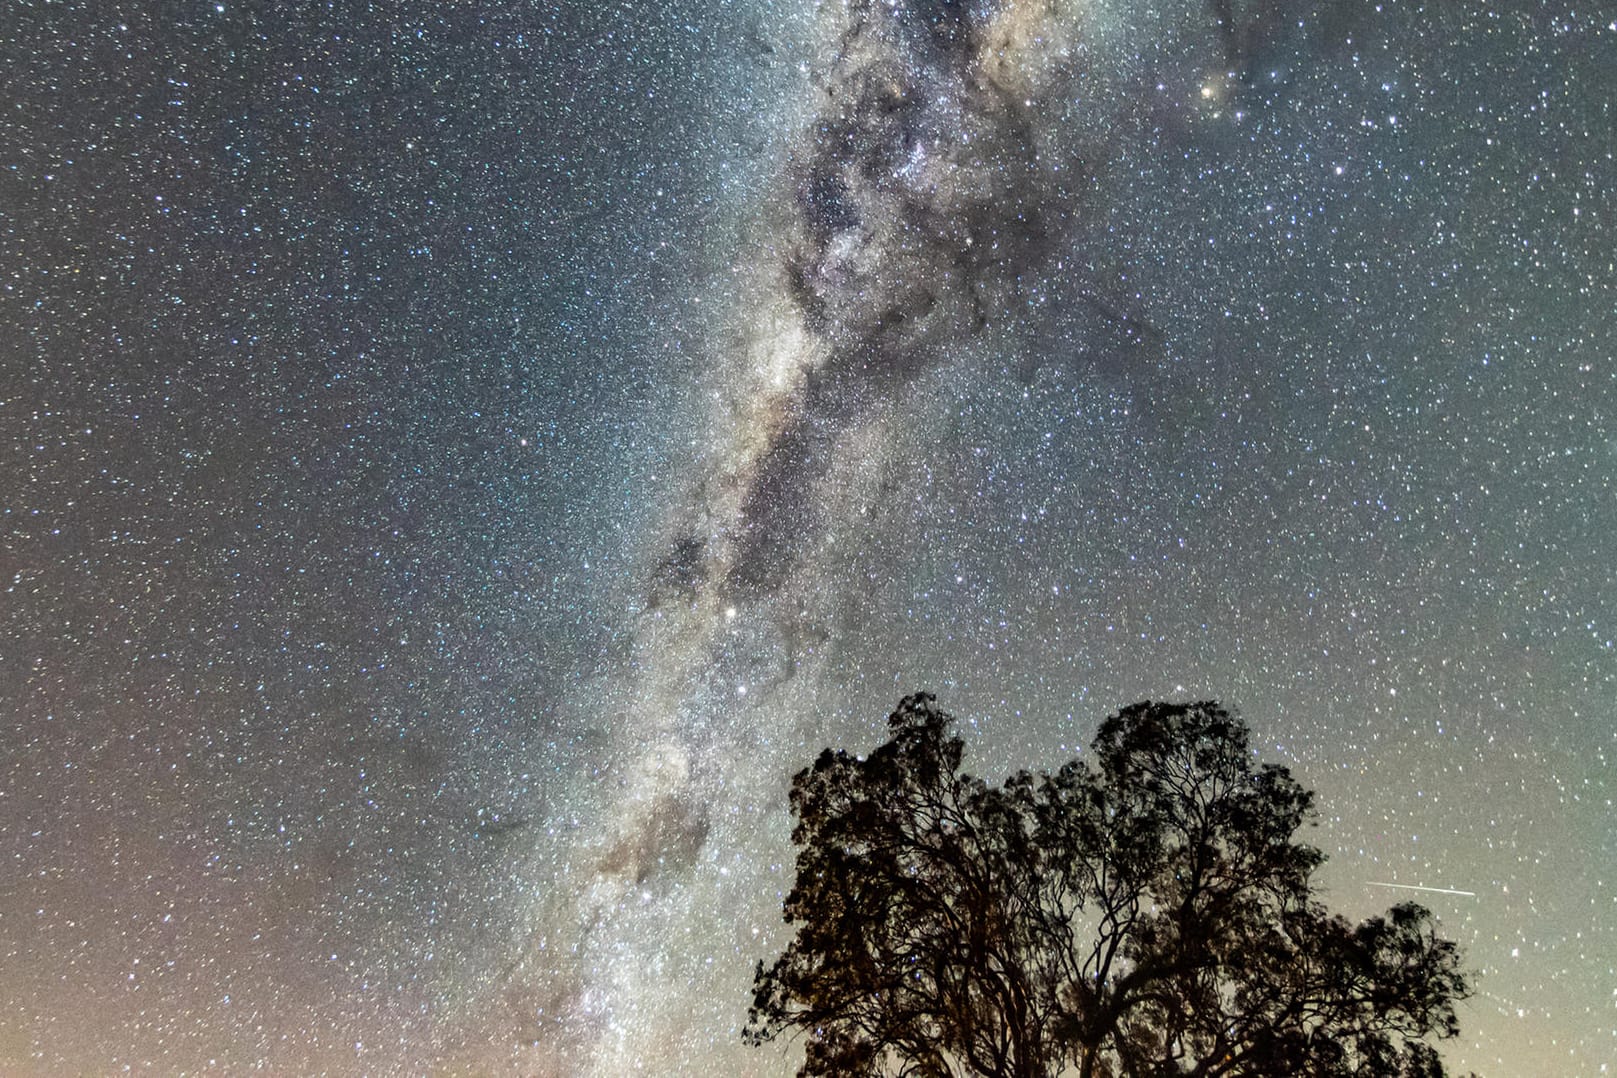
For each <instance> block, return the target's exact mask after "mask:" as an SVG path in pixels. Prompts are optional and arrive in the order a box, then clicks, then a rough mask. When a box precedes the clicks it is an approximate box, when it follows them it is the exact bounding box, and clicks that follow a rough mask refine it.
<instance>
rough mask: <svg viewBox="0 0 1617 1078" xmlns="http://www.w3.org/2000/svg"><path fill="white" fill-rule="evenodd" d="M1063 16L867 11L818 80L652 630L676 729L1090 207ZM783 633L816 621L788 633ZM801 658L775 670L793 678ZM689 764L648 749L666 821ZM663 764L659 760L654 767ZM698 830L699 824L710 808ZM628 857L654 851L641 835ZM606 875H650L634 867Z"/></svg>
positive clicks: (644, 637)
mask: <svg viewBox="0 0 1617 1078" xmlns="http://www.w3.org/2000/svg"><path fill="white" fill-rule="evenodd" d="M1059 14H1060V13H1059V11H1058V10H1057V8H1056V7H1055V6H1054V5H1051V4H1049V3H1005V4H998V5H995V4H983V3H976V4H963V3H945V2H905V3H896V4H895V3H886V2H880V3H878V2H860V3H855V4H852V5H850V6H849V7H848V9H847V13H846V16H847V23H846V27H845V29H844V30H843V31H842V33H841V34H840V36H839V40H838V43H837V48H836V52H835V58H834V61H833V62H832V64H831V65H830V67H829V70H828V71H827V72H826V74H825V75H824V77H823V78H821V79H819V80H818V82H817V87H816V92H817V94H818V97H819V101H818V112H817V115H816V116H815V117H814V119H813V121H812V123H811V124H810V126H809V128H808V130H807V131H805V132H804V134H803V137H802V140H801V145H800V146H799V147H798V150H797V152H796V153H795V154H794V155H793V158H792V160H791V163H790V166H789V168H788V169H787V170H786V174H785V175H784V176H783V177H781V184H780V191H779V193H778V198H777V199H776V202H775V204H774V205H772V206H770V207H769V208H768V210H767V211H766V213H765V214H764V228H763V232H764V235H763V236H762V238H761V239H760V240H759V241H758V242H757V244H756V253H757V254H758V255H759V256H760V262H761V264H762V265H763V266H764V267H765V268H764V271H763V272H762V273H761V274H760V277H761V283H762V289H761V291H762V292H763V294H762V295H761V296H755V297H751V298H750V301H749V303H748V304H747V311H746V312H744V316H745V317H746V318H750V319H752V320H753V324H752V326H751V331H750V332H749V333H748V334H747V336H748V340H747V343H746V344H745V346H744V347H743V348H742V349H741V352H742V354H741V355H740V356H739V360H740V362H731V363H721V364H720V369H721V371H723V372H724V374H725V375H726V376H727V381H728V382H729V386H728V390H729V392H728V394H727V400H726V406H725V408H724V409H723V410H722V411H721V414H720V415H718V416H717V417H715V421H714V425H715V428H716V432H715V439H716V441H717V442H718V445H719V448H718V450H717V451H716V452H714V453H713V454H712V455H711V457H710V461H711V463H710V466H709V467H708V468H707V469H706V470H705V471H703V472H702V473H701V474H700V475H699V476H698V478H697V480H696V481H695V482H694V483H693V485H692V488H691V494H690V496H689V498H688V499H687V500H686V503H685V504H683V505H680V506H678V507H677V508H676V509H675V511H674V513H673V520H674V521H675V524H674V526H673V528H672V531H673V537H672V538H671V539H670V540H669V541H668V542H667V544H666V547H665V552H664V553H663V555H662V556H661V557H660V559H659V560H658V561H657V563H656V565H655V567H654V568H653V569H652V570H651V572H650V574H649V576H650V582H649V587H648V590H647V593H646V596H645V603H644V611H643V613H642V615H641V617H640V622H639V625H638V627H637V648H636V661H635V665H636V671H635V675H636V678H637V679H638V683H639V689H638V691H637V692H636V693H635V699H636V702H637V707H639V708H640V709H641V713H642V714H645V713H646V712H647V710H649V713H650V714H652V715H653V716H655V717H656V720H655V721H658V722H659V724H660V725H661V726H664V727H666V728H667V729H668V730H669V731H675V730H678V729H680V728H681V715H682V713H683V712H684V711H686V710H687V708H688V704H689V702H690V701H689V697H690V694H691V687H692V686H693V685H694V684H696V683H697V682H699V681H700V680H701V676H702V675H701V671H702V670H703V669H705V668H711V667H712V665H713V664H714V661H715V658H716V652H717V651H718V650H719V645H718V644H717V642H716V636H717V635H718V634H719V633H720V632H725V631H728V627H729V623H730V622H733V621H734V620H736V619H737V618H738V617H743V618H744V617H745V616H746V614H747V613H748V612H750V611H751V610H753V609H754V608H756V607H757V606H758V604H761V603H764V602H766V601H768V600H770V599H772V598H775V597H777V596H779V595H780V594H781V593H782V591H783V590H784V589H786V588H788V587H789V585H790V582H791V581H792V580H793V579H794V578H795V577H797V576H798V575H799V574H800V571H801V569H802V566H803V563H804V560H805V558H806V557H807V556H808V553H807V552H808V550H809V548H810V547H811V546H812V544H813V543H814V541H815V539H816V537H817V536H818V535H819V534H821V532H822V531H823V529H824V526H825V522H824V521H823V520H821V519H819V518H820V511H819V506H820V505H821V503H822V501H823V495H824V490H823V488H824V487H825V486H826V485H827V484H834V483H836V482H837V481H838V480H839V478H841V477H839V476H837V475H836V474H835V472H836V469H835V467H834V464H835V461H836V454H837V450H838V448H839V447H840V446H845V445H846V444H847V443H848V441H849V438H850V436H851V435H852V434H853V433H854V432H856V431H858V430H859V429H860V428H861V427H862V426H863V425H864V424H866V423H867V422H868V421H869V419H870V417H871V415H872V413H873V412H875V411H877V410H879V409H880V408H881V407H882V406H883V405H884V403H886V402H887V401H889V400H891V399H892V398H893V397H894V395H895V394H897V393H899V392H900V391H901V390H902V388H903V387H904V386H905V385H906V384H907V383H909V382H910V381H912V380H913V379H914V378H915V377H916V376H917V375H919V374H920V373H921V372H922V371H924V370H926V369H927V368H928V367H929V366H931V365H933V364H935V363H937V362H939V361H940V358H941V357H943V356H944V355H945V354H946V353H947V351H948V349H949V348H950V347H952V346H956V345H958V344H960V343H961V342H962V341H966V340H969V339H970V338H971V337H972V336H974V335H976V334H980V333H982V332H984V331H985V330H987V329H989V328H990V327H992V326H994V325H995V324H996V323H997V322H1000V321H1001V320H1004V319H1006V318H1007V317H1010V316H1011V313H1012V312H1014V310H1015V308H1016V306H1017V300H1018V298H1019V297H1020V296H1021V295H1022V294H1023V293H1024V292H1025V291H1026V289H1027V288H1028V287H1029V283H1030V282H1031V281H1033V280H1035V279H1036V278H1037V275H1038V274H1039V272H1040V270H1041V268H1042V266H1043V264H1044V263H1045V261H1046V260H1047V259H1049V258H1050V257H1051V254H1052V252H1053V251H1055V250H1058V249H1059V248H1060V242H1061V239H1062V237H1063V236H1064V235H1065V234H1066V233H1067V232H1068V230H1069V228H1070V225H1071V222H1072V219H1073V217H1074V215H1075V214H1076V213H1078V212H1079V207H1080V205H1081V201H1080V199H1079V198H1078V197H1077V196H1076V194H1075V192H1077V191H1078V190H1079V189H1080V188H1081V187H1082V186H1083V185H1084V162H1083V161H1081V160H1077V159H1075V158H1074V157H1073V156H1072V155H1071V153H1070V152H1068V151H1065V150H1061V149H1058V148H1056V147H1055V146H1054V145H1053V144H1051V143H1050V142H1048V141H1047V140H1045V139H1043V138H1042V137H1041V133H1040V129H1039V125H1038V117H1039V114H1040V111H1041V109H1042V108H1044V106H1045V102H1046V99H1047V98H1048V97H1049V96H1051V95H1053V94H1059V93H1060V92H1061V91H1062V90H1063V88H1064V87H1065V86H1066V85H1068V84H1069V83H1070V81H1071V78H1072V64H1071V50H1070V49H1069V48H1068V46H1067V43H1066V37H1065V35H1066V29H1065V25H1064V23H1063V21H1062V20H1061V19H1060V18H1059ZM777 628H778V630H779V635H781V636H782V637H789V636H792V635H793V634H794V633H796V632H797V631H799V630H800V629H801V628H802V626H800V625H794V624H792V623H791V619H787V622H786V623H784V624H780V625H779V626H777ZM792 666H793V660H792V658H791V656H788V657H787V659H786V661H785V662H784V663H783V664H781V669H779V670H778V671H777V672H776V676H777V677H786V676H789V675H790V673H791V671H792ZM687 759H688V754H687V753H686V752H684V751H682V748H681V747H680V746H678V745H677V743H676V744H673V745H670V744H668V743H667V742H666V740H662V741H660V742H659V744H658V745H657V746H656V747H655V749H654V750H653V751H651V752H649V753H647V754H646V755H645V756H644V757H643V759H642V763H644V764H646V765H647V766H646V767H645V768H644V770H645V772H646V773H647V774H649V775H652V776H657V779H656V781H657V782H658V783H659V784H663V785H671V786H673V787H676V789H675V790H674V791H673V792H672V793H670V791H669V790H667V789H659V790H658V791H657V792H656V793H655V794H647V795H636V796H635V797H633V798H631V800H632V801H634V802H636V803H637V804H638V803H640V802H642V801H644V802H645V803H647V804H651V803H654V804H657V805H659V806H661V807H660V808H659V809H658V810H657V811H656V812H652V813H648V814H646V815H645V819H644V821H643V822H640V823H630V824H629V825H628V827H629V829H630V830H633V829H634V828H635V827H643V828H649V829H652V830H659V831H660V830H661V829H663V828H665V827H666V826H667V824H666V823H659V822H657V821H658V820H661V819H664V818H665V817H666V815H667V813H668V811H669V809H668V803H667V801H666V798H667V797H669V796H674V797H676V798H677V797H682V796H684V795H683V793H681V792H679V791H678V790H677V787H678V786H679V785H680V784H682V783H687V782H688V781H689V778H688V776H687V775H686V774H685V773H684V771H685V767H686V761H687ZM652 761H657V762H656V763H652ZM687 815H688V816H689V820H688V821H687V822H686V823H685V824H682V825H680V826H681V827H682V828H684V829H686V830H689V831H693V832H694V831H700V829H701V826H700V823H699V821H698V819H697V816H698V812H697V810H695V809H694V808H693V809H691V810H690V811H689V813H687ZM614 848H615V849H630V848H640V849H644V850H646V851H647V854H648V855H649V854H650V853H651V852H653V851H655V850H656V849H657V844H656V843H650V844H647V843H642V842H639V841H637V840H635V839H633V838H629V837H625V838H623V839H622V840H621V842H620V845H619V846H616V847H614ZM603 871H609V872H615V873H621V874H626V875H631V876H639V875H643V873H644V872H645V867H644V866H643V865H641V864H638V863H636V862H635V860H634V859H633V858H630V859H627V860H624V859H622V858H617V857H614V858H613V859H611V860H610V861H609V863H608V865H607V867H604V868H603Z"/></svg>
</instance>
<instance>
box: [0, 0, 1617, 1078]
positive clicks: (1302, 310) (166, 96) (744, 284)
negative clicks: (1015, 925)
mask: <svg viewBox="0 0 1617 1078" xmlns="http://www.w3.org/2000/svg"><path fill="white" fill-rule="evenodd" d="M13 9H14V10H13V11H12V12H11V13H10V16H9V17H8V18H6V19H3V20H0V47H3V49H4V53H5V55H6V57H7V63H6V65H5V66H6V69H7V75H6V86H7V92H6V93H5V94H4V95H3V96H0V723H3V726H0V734H3V736H4V739H3V742H0V743H3V744H4V745H5V751H4V752H3V753H0V856H3V857H4V859H5V860H4V863H5V865H6V871H5V872H4V874H0V1004H3V1005H0V1071H4V1072H5V1073H7V1074H23V1075H27V1074H40V1075H44V1074H60V1073H85V1074H103V1073H105V1074H111V1073H119V1072H124V1071H135V1072H141V1073H153V1074H178V1073H199V1072H205V1071H216V1072H219V1073H241V1072H247V1071H250V1070H252V1069H254V1068H257V1069H260V1070H263V1071H267V1072H270V1073H321V1072H324V1073H338V1074H348V1073H352V1074H393V1073H398V1074H407V1073H409V1074H413V1073H445V1074H455V1073H465V1074H470V1073H490V1074H498V1073H512V1074H518V1073H520V1074H547V1075H548V1074H557V1075H570V1074H623V1073H637V1072H639V1073H647V1074H684V1073H711V1074H754V1073H756V1074H787V1073H791V1072H792V1070H793V1069H794V1067H795V1065H796V1061H795V1059H794V1058H793V1056H792V1053H791V1052H790V1050H789V1047H788V1048H787V1049H781V1050H776V1049H764V1050H761V1051H760V1050H747V1049H743V1047H742V1046H741V1045H740V1044H739V1040H738V1031H739V1028H740V1026H741V1024H742V1021H743V1020H744V1016H745V1007H746V1004H747V1002H748V994H747V988H748V985H749V984H750V977H751V973H752V967H753V963H754V962H755V961H756V960H757V959H759V958H762V957H765V956H767V955H771V954H773V953H774V952H775V951H777V950H778V949H779V946H780V944H781V943H782V941H783V938H784V937H783V933H784V926H782V925H781V924H780V917H779V906H780V899H781V893H782V891H783V890H784V889H785V888H786V887H787V886H788V885H789V882H790V865H791V860H790V848H789V844H788V842H787V830H788V827H789V820H788V817H787V808H786V801H785V790H786V785H787V781H788V778H789V776H790V775H791V774H792V773H793V772H794V771H795V770H797V769H798V768H800V767H802V766H804V765H805V764H807V763H808V762H809V761H810V760H812V758H813V756H814V755H815V754H816V753H817V752H818V751H819V750H820V748H822V747H823V746H825V745H828V744H829V745H835V746H839V747H847V748H850V749H854V750H864V749H867V748H868V747H870V746H873V745H874V744H876V743H877V741H878V740H879V738H880V736H881V734H880V723H881V720H882V718H883V717H884V716H885V715H886V714H887V712H888V711H889V710H890V709H891V707H892V706H893V705H894V704H895V703H896V701H897V700H898V699H899V697H900V696H902V695H903V694H904V693H906V692H909V691H911V690H914V689H917V688H925V689H927V690H929V691H932V692H935V693H937V694H938V696H939V699H940V703H941V704H942V705H943V706H945V707H946V708H947V709H948V710H950V711H951V712H953V713H954V714H957V715H959V716H960V717H961V718H962V721H963V724H964V727H965V729H964V731H963V732H964V734H965V735H966V737H967V740H968V745H969V749H968V751H969V753H970V757H969V760H970V765H971V766H972V767H973V769H975V770H976V771H978V772H980V773H982V774H985V775H990V776H992V775H999V774H1003V773H1004V772H1007V771H1009V770H1011V769H1013V768H1017V767H1022V766H1035V767H1039V766H1043V767H1050V766H1055V765H1057V764H1059V763H1060V762H1061V761H1063V760H1064V759H1066V758H1068V757H1070V756H1072V755H1073V754H1074V753H1076V752H1079V751H1080V747H1081V746H1083V745H1084V744H1086V743H1087V742H1088V740H1089V738H1090V736H1091V734H1092V733H1093V730H1094V728H1095V726H1096V725H1097V724H1098V722H1099V720H1100V719H1101V718H1102V717H1103V716H1104V715H1105V714H1107V713H1108V712H1110V711H1112V710H1114V709H1116V708H1117V707H1118V706H1120V705H1123V704H1126V703H1129V702H1132V701H1135V700H1138V699H1142V698H1146V697H1151V698H1159V699H1161V698H1175V699H1185V698H1208V697H1213V698H1217V699H1220V700H1222V701H1224V702H1225V703H1227V704H1229V705H1231V706H1232V707H1234V708H1237V709H1239V710H1240V711H1241V713H1242V714H1243V716H1244V717H1245V718H1246V720H1247V721H1248V722H1249V723H1250V724H1251V725H1252V727H1253V731H1254V743H1255V744H1256V745H1258V746H1259V748H1260V750H1261V752H1262V754H1263V755H1264V757H1265V758H1267V759H1273V760H1277V761H1279V762H1283V763H1285V764H1287V765H1288V766H1290V767H1291V768H1292V769H1293V771H1294V772H1295V773H1296V774H1297V776H1298V777H1299V778H1300V779H1301V780H1302V781H1303V782H1304V784H1305V785H1308V786H1310V787H1312V788H1314V789H1315V790H1316V791H1317V792H1318V802H1319V805H1320V808H1321V819H1320V825H1319V827H1318V829H1317V830H1315V831H1313V832H1311V834H1310V836H1309V837H1310V840H1311V841H1313V842H1314V843H1315V844H1317V845H1318V846H1319V847H1320V848H1321V849H1323V850H1324V852H1325V853H1326V854H1327V855H1329V857H1330V861H1329V863H1328V865H1327V866H1326V868H1325V870H1324V873H1323V879H1324V882H1325V884H1326V885H1327V887H1328V888H1329V891H1328V893H1327V895H1326V896H1325V897H1326V899H1327V901H1328V902H1329V903H1330V904H1331V905H1332V906H1334V907H1336V908H1337V909H1339V910H1341V911H1342V912H1344V913H1346V914H1348V915H1350V916H1366V915H1369V914H1372V913H1375V912H1378V911H1380V910H1381V909H1383V908H1385V907H1386V906H1388V905H1391V904H1392V903H1393V902H1396V901H1398V900H1399V899H1400V898H1402V897H1405V893H1401V892H1399V891H1397V890H1394V889H1389V888H1388V887H1387V886H1385V885H1388V884H1396V885H1401V886H1416V887H1433V888H1444V889H1450V890H1454V891H1463V892H1469V893H1470V894H1466V895H1455V894H1439V893H1427V894H1423V895H1420V896H1419V897H1420V899H1421V900H1422V901H1423V902H1425V904H1426V905H1428V906H1429V907H1430V908H1432V909H1433V910H1434V911H1436V912H1437V913H1438V914H1439V916H1440V917H1441V920H1442V925H1443V928H1444V931H1446V932H1447V933H1448V934H1450V935H1451V936H1453V937H1454V938H1456V939H1457V940H1459V941H1460V942H1461V944H1462V945H1463V946H1464V948H1465V949H1466V952H1467V956H1468V961H1469V964H1470V966H1471V967H1472V968H1473V969H1474V971H1475V978H1474V980H1475V984H1476V987H1477V989H1478V993H1477V995H1476V997H1475V998H1474V999H1472V1000H1471V1001H1470V1002H1468V1003H1467V1004H1466V1005H1465V1006H1464V1008H1463V1009H1462V1012H1461V1018H1462V1035H1461V1036H1460V1037H1459V1038H1458V1039H1456V1040H1454V1041H1452V1042H1449V1043H1448V1044H1447V1045H1446V1046H1445V1055H1446V1058H1447V1060H1448V1061H1449V1063H1450V1065H1451V1067H1452V1068H1453V1069H1455V1070H1456V1071H1459V1072H1462V1073H1463V1072H1464V1071H1466V1070H1470V1069H1474V1070H1476V1071H1477V1072H1479V1073H1481V1074H1484V1075H1491V1076H1494V1078H1499V1076H1507V1075H1526V1074H1566V1075H1595V1074H1605V1073H1610V1072H1611V1070H1612V1068H1613V1066H1617V964H1614V960H1613V959H1612V957H1611V955H1612V954H1614V953H1617V936H1614V932H1617V923H1614V917H1617V829H1614V827H1613V822H1612V821H1613V819H1614V818H1617V817H1614V815H1613V811H1614V810H1613V802H1612V798H1613V796H1614V794H1613V782H1612V778H1611V775H1612V757H1613V755H1614V753H1617V709H1614V704H1613V700H1614V698H1617V538H1614V536H1617V490H1614V487H1613V479H1612V476H1614V475H1617V359H1614V355H1617V266H1614V263H1613V253H1612V252H1613V251H1614V250H1617V229H1614V222H1613V220H1612V209H1611V204H1612V201H1613V196H1614V194H1617V135H1614V134H1613V132H1614V130H1617V115H1614V113H1617V83H1614V81H1613V78H1612V73H1613V72H1614V71H1617V22H1614V21H1613V16H1612V13H1611V12H1609V11H1606V10H1602V9H1601V8H1600V7H1599V6H1598V5H1597V6H1594V7H1588V8H1584V7H1580V6H1577V5H1574V4H1570V3H1569V4H1520V5H1493V6H1488V5H1483V4H1477V3H1469V2H1454V3H1432V4H1427V5H1422V4H1405V3H1385V4H1381V5H1375V4H1357V3H1319V4H1308V3H1290V2H1279V0H1276V2H1271V3H1252V4H1239V3H1237V4H1220V3H1201V2H1196V3H1192V2H1189V0H1176V2H1174V3H1171V4H1168V5H1164V6H1162V7H1161V8H1160V9H1150V8H1143V7H1141V6H1140V5H1133V4H1125V3H1113V2H1111V0H1104V2H1101V3H1095V4H1078V3H1067V2H1064V0H1063V2H1057V3H1054V4H1047V5H1046V4H1023V3H1016V2H1011V0H1002V2H1000V3H981V4H972V5H964V6H956V5H953V4H947V3H941V2H923V0H900V2H897V3H893V4H880V5H873V4H867V3H864V2H862V0H847V2H845V3H844V2H836V3H830V2H827V3H820V4H802V5H790V4H786V3H766V2H747V3H743V2H739V0H737V2H719V3H711V4H694V3H683V2H681V3H674V4H659V5H633V4H628V5H619V6H615V7H600V6H596V5H568V4H562V5H558V4H555V3H529V4H515V5H504V6H498V7H489V6H485V5H478V4H454V5H414V4H405V5H402V6H399V7H396V8H395V7H387V6H382V5H371V4H365V3H358V2H356V3H342V2H339V3H333V4H327V5H320V6H311V5H293V4H278V3H271V2H263V3H232V2H230V0H225V2H223V3H217V4H215V3H199V4H170V5H139V4H53V3H33V2H25V3H18V4H15V5H13Z"/></svg>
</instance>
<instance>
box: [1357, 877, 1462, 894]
mask: <svg viewBox="0 0 1617 1078" xmlns="http://www.w3.org/2000/svg"><path fill="white" fill-rule="evenodd" d="M1365 886H1367V887H1390V888H1392V889H1393V890H1395V891H1425V892H1426V893H1428V894H1433V895H1460V896H1462V897H1464V898H1476V897H1477V893H1476V892H1475V891H1458V890H1455V889H1454V888H1452V887H1421V886H1418V885H1417V884H1413V883H1380V882H1378V881H1376V880H1367V881H1365Z"/></svg>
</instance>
